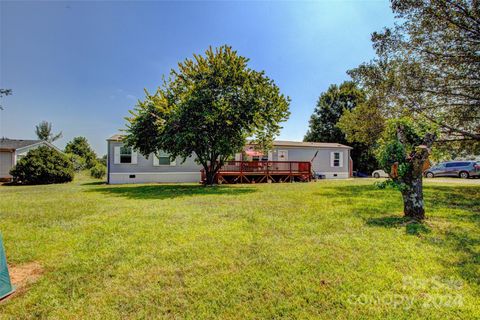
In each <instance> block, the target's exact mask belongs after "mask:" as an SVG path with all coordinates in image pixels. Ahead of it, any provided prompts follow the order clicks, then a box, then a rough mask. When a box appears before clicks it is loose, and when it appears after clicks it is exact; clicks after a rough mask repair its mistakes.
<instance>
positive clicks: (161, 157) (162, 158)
mask: <svg viewBox="0 0 480 320" xmlns="http://www.w3.org/2000/svg"><path fill="white" fill-rule="evenodd" d="M158 164H159V165H161V166H163V165H170V156H169V155H168V153H166V152H163V151H160V152H159V153H158Z"/></svg>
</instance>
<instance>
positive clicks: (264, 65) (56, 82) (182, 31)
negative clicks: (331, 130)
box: [0, 1, 393, 155]
mask: <svg viewBox="0 0 480 320" xmlns="http://www.w3.org/2000/svg"><path fill="white" fill-rule="evenodd" d="M392 23H393V15H392V13H391V11H390V8H389V2H388V1H319V2H155V1H98V2H58V1H54V2H43V1H39V2H5V1H1V2H0V87H2V88H11V89H13V92H14V94H13V96H9V97H6V98H3V99H2V105H4V106H5V110H4V111H0V136H6V137H9V138H23V139H28V138H35V134H34V127H35V124H37V123H39V122H40V121H41V120H47V121H50V122H52V123H53V126H54V131H55V132H56V131H60V130H61V131H63V136H64V137H63V138H62V139H61V140H59V141H58V142H56V144H57V145H58V146H60V147H63V146H64V145H65V143H66V142H67V141H69V140H71V139H72V138H73V137H74V136H80V135H81V136H85V137H87V138H88V140H89V141H90V143H91V144H92V146H93V147H94V148H95V150H96V151H97V152H98V153H99V154H100V155H102V154H104V153H105V152H106V142H105V139H106V138H107V137H108V136H110V135H111V134H114V133H116V132H118V129H121V128H124V126H125V121H124V117H125V116H127V115H128V110H129V109H132V107H133V106H134V105H135V102H136V100H137V99H138V98H142V97H143V89H144V88H147V89H148V90H151V91H153V90H154V89H155V88H156V87H157V86H158V85H159V84H160V81H161V79H162V75H165V74H167V73H168V72H169V70H170V69H171V68H175V67H176V65H177V62H178V61H181V60H183V59H185V58H187V57H191V56H192V54H193V53H202V52H204V51H205V50H206V49H207V48H208V46H210V45H211V46H219V45H223V44H228V45H231V46H233V48H234V49H236V50H237V51H238V52H239V54H241V55H243V56H246V57H248V58H250V67H252V68H254V69H257V70H265V72H266V74H267V75H268V76H269V77H270V78H272V79H274V81H275V82H276V83H277V85H278V86H279V87H280V88H281V90H282V92H283V93H285V94H286V95H288V96H290V97H291V99H292V102H291V105H290V111H291V116H290V119H289V120H288V122H286V123H284V129H283V130H282V133H281V135H280V137H279V138H280V139H284V140H301V139H302V138H303V136H304V134H305V132H306V130H307V128H308V119H309V117H310V115H311V113H312V111H313V108H314V107H315V103H316V100H317V98H318V96H319V95H320V93H321V92H322V91H324V90H326V89H327V88H328V86H329V85H330V84H332V83H341V82H342V81H344V80H347V79H348V76H347V74H346V73H345V72H346V70H348V69H351V68H353V67H355V66H357V65H358V64H360V63H362V62H364V61H368V60H370V59H371V58H373V56H374V53H373V50H372V47H371V43H370V34H371V33H372V32H373V31H375V30H380V29H381V28H383V27H384V26H389V25H392Z"/></svg>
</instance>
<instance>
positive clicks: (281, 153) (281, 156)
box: [278, 150, 288, 161]
mask: <svg viewBox="0 0 480 320" xmlns="http://www.w3.org/2000/svg"><path fill="white" fill-rule="evenodd" d="M278 161H288V150H278Z"/></svg>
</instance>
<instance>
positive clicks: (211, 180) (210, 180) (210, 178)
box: [205, 167, 217, 186]
mask: <svg viewBox="0 0 480 320" xmlns="http://www.w3.org/2000/svg"><path fill="white" fill-rule="evenodd" d="M216 173H217V172H216V171H214V170H212V168H211V167H210V168H208V170H205V177H206V181H205V184H206V185H209V186H211V185H214V184H215V183H216V182H217V181H216V179H215V176H216Z"/></svg>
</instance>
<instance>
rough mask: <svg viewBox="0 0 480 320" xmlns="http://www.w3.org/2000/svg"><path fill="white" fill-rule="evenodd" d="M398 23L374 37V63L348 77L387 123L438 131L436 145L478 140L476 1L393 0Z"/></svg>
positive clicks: (474, 144) (479, 20) (479, 21)
mask: <svg viewBox="0 0 480 320" xmlns="http://www.w3.org/2000/svg"><path fill="white" fill-rule="evenodd" d="M392 10H393V12H394V13H395V15H396V18H397V23H396V25H395V27H393V28H385V29H384V30H383V31H382V32H375V33H373V35H372V41H373V46H374V48H375V50H376V53H377V58H376V59H374V60H372V61H370V62H368V63H364V64H362V65H361V66H359V67H358V68H356V69H353V70H350V71H349V73H350V75H351V76H352V77H353V79H354V80H355V81H357V82H358V83H360V84H361V86H362V87H363V88H365V89H366V90H367V91H368V92H369V97H370V98H373V99H375V101H376V102H377V103H378V105H379V106H380V107H382V108H383V112H384V115H385V116H387V117H390V118H395V117H401V116H403V115H407V114H408V115H409V116H412V117H414V118H416V119H425V120H427V121H429V122H431V123H434V124H435V125H437V126H438V127H439V128H440V141H453V142H456V141H459V140H463V141H469V142H468V143H465V144H463V147H465V148H470V150H474V149H475V148H477V150H478V147H479V141H480V107H479V106H480V77H479V75H480V56H479V54H478V53H479V52H480V9H479V4H478V1H475V0H436V1H432V0H428V1H414V0H392Z"/></svg>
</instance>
